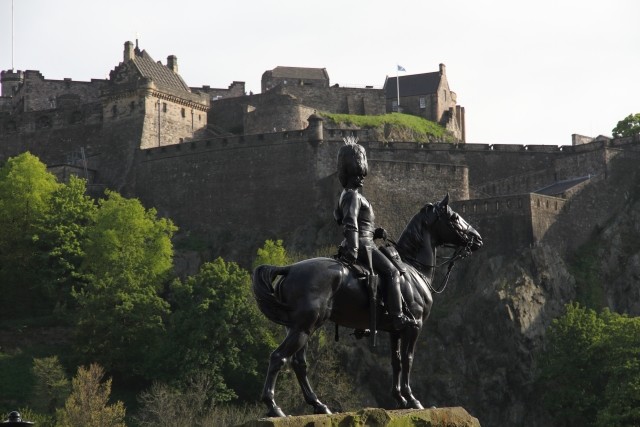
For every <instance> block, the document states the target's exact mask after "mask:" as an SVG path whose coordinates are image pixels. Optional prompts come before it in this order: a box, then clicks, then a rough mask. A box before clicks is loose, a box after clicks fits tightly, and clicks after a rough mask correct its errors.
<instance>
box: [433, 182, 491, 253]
mask: <svg viewBox="0 0 640 427" xmlns="http://www.w3.org/2000/svg"><path fill="white" fill-rule="evenodd" d="M425 221H426V222H427V225H428V226H429V227H430V228H431V232H432V236H433V237H434V239H435V243H436V246H441V245H453V246H457V247H460V248H464V251H465V252H466V255H469V254H470V253H471V252H473V251H476V250H478V249H480V248H481V247H482V237H481V236H480V233H478V232H477V231H476V230H475V229H474V228H473V227H472V226H471V225H469V223H468V222H467V221H465V220H464V218H462V217H461V216H460V215H458V213H456V212H454V210H453V209H451V207H449V194H448V193H447V195H446V196H445V197H444V199H442V200H441V201H440V202H437V203H434V204H430V205H427V206H425Z"/></svg>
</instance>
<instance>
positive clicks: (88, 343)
mask: <svg viewBox="0 0 640 427" xmlns="http://www.w3.org/2000/svg"><path fill="white" fill-rule="evenodd" d="M174 231H175V227H174V226H173V224H172V223H171V221H170V220H168V219H164V218H157V216H156V211H155V210H154V209H149V210H145V209H144V207H143V206H142V205H141V204H140V202H139V201H138V200H136V199H125V198H123V197H122V196H120V195H119V194H117V193H114V192H109V193H108V199H106V200H101V201H100V204H99V210H98V214H97V216H96V222H95V225H93V226H92V227H89V229H88V230H87V244H86V247H85V251H86V256H85V258H84V263H83V273H84V274H85V275H86V281H87V283H86V285H85V286H84V287H82V288H80V289H76V290H74V292H73V295H74V297H75V298H76V300H77V303H78V316H77V317H78V320H77V331H76V332H77V336H76V338H77V343H78V349H79V351H80V352H81V353H82V354H84V355H85V358H86V360H90V361H94V360H95V361H99V362H100V363H102V364H103V365H104V366H105V367H106V368H107V369H109V370H115V371H117V372H120V373H128V374H129V375H134V376H143V377H145V376H146V375H147V374H148V373H149V370H150V369H151V370H152V369H153V360H151V359H152V358H150V356H151V355H153V354H154V353H155V350H156V349H157V347H158V346H159V344H160V341H161V338H162V335H163V333H164V322H163V320H164V318H165V316H166V315H168V313H169V306H168V304H167V302H166V301H165V300H164V299H163V298H162V297H161V295H160V293H161V291H162V286H163V283H164V281H165V280H166V279H167V278H168V275H169V274H170V272H171V267H172V255H173V248H172V245H171V236H172V234H173V232H174Z"/></svg>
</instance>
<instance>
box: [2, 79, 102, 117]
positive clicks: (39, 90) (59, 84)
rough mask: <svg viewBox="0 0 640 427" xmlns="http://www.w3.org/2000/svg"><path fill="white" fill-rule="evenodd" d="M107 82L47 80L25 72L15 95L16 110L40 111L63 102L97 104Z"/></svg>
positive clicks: (93, 80)
mask: <svg viewBox="0 0 640 427" xmlns="http://www.w3.org/2000/svg"><path fill="white" fill-rule="evenodd" d="M106 82H107V81H106V80H99V79H92V80H91V81H90V82H79V81H73V80H71V79H64V80H45V78H44V76H43V75H42V74H41V73H40V72H39V71H33V70H27V71H25V72H24V81H23V82H22V84H21V85H20V86H19V87H18V90H17V92H16V93H15V94H14V95H13V104H14V108H16V109H18V110H19V111H23V112H26V111H39V110H49V109H52V108H56V107H57V106H58V103H59V102H60V97H62V102H63V103H64V102H67V103H69V102H73V103H75V104H76V105H77V106H79V105H81V104H85V103H87V102H95V101H96V100H98V98H99V97H100V92H101V90H102V89H103V87H104V86H105V85H106Z"/></svg>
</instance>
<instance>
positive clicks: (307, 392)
mask: <svg viewBox="0 0 640 427" xmlns="http://www.w3.org/2000/svg"><path fill="white" fill-rule="evenodd" d="M291 367H292V368H293V372H295V374H296V377H297V378H298V383H300V388H301V389H302V394H303V395H304V400H305V402H307V403H308V404H309V405H311V406H313V413H314V414H330V413H331V411H330V410H329V408H328V407H327V405H325V404H324V403H322V402H320V400H318V396H316V394H315V393H314V392H313V389H312V388H311V384H309V378H308V377H307V345H306V344H305V345H304V346H303V347H302V348H301V349H300V350H298V351H297V352H296V354H294V355H293V358H292V359H291Z"/></svg>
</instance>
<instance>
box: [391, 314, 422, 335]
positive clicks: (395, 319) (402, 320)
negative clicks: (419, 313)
mask: <svg viewBox="0 0 640 427" xmlns="http://www.w3.org/2000/svg"><path fill="white" fill-rule="evenodd" d="M414 325H416V321H415V320H411V319H409V318H408V317H407V315H406V314H404V313H402V314H398V315H395V316H393V315H392V320H391V327H392V328H393V329H394V330H396V331H399V330H402V329H404V328H406V327H407V326H414Z"/></svg>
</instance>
